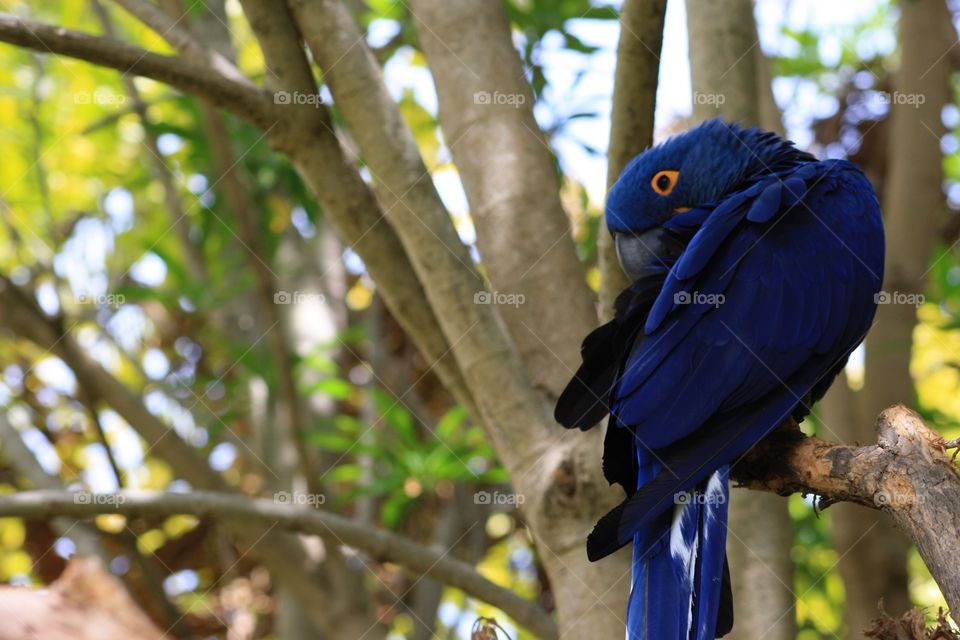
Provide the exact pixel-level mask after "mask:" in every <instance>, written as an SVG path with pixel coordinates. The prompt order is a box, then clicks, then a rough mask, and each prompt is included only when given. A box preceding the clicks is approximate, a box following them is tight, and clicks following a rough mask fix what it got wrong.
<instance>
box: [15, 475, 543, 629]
mask: <svg viewBox="0 0 960 640" xmlns="http://www.w3.org/2000/svg"><path fill="white" fill-rule="evenodd" d="M106 513H113V514H121V515H127V516H168V515H172V514H188V515H193V516H197V517H216V518H221V519H225V520H227V521H231V520H232V521H237V520H239V521H242V522H251V521H256V522H260V523H261V524H264V525H276V526H277V527H279V528H281V529H285V530H287V531H294V532H299V533H306V534H312V535H316V536H320V537H321V538H323V539H324V540H326V541H327V542H329V543H331V544H338V545H341V544H342V545H348V546H351V547H354V548H356V549H360V550H363V551H365V552H366V553H368V554H370V555H371V556H373V557H374V558H376V559H377V560H380V561H385V562H392V563H395V564H397V565H400V566H402V567H405V568H406V569H409V570H410V571H412V572H414V573H416V574H417V575H430V576H433V577H434V578H436V579H437V580H439V581H441V582H443V583H445V584H448V585H450V586H453V587H456V588H458V589H461V590H462V591H464V592H465V593H467V594H469V595H471V596H474V597H476V598H478V599H480V600H483V601H484V602H488V603H490V604H492V605H493V606H495V607H498V608H499V609H502V610H503V611H505V612H506V613H507V614H508V615H510V616H511V617H513V619H514V620H516V621H517V622H518V623H520V624H522V625H523V626H525V627H527V628H528V629H529V630H530V631H531V632H533V634H534V635H535V636H536V637H538V638H556V637H557V628H556V626H555V624H554V622H553V620H552V619H551V617H550V616H549V614H547V613H546V612H545V611H544V610H543V609H541V608H540V607H539V606H537V605H536V604H535V603H533V602H530V601H528V600H524V599H523V598H521V597H520V596H518V595H516V594H515V593H513V592H512V591H510V590H509V589H505V588H504V587H501V586H499V585H496V584H494V583H493V582H491V581H489V580H487V579H486V578H484V577H483V576H481V575H480V574H479V573H478V572H477V571H476V570H475V569H474V568H473V567H472V566H470V565H469V564H467V563H465V562H462V561H460V560H457V559H455V558H453V557H450V556H449V554H448V552H447V551H445V550H441V549H434V548H431V547H427V546H424V545H420V544H417V543H415V542H412V541H410V540H407V539H406V538H404V537H402V536H398V535H396V534H394V533H391V532H389V531H384V530H381V529H374V528H371V527H369V526H367V525H364V524H359V523H356V522H352V521H350V520H349V519H347V518H344V517H342V516H338V515H336V514H333V513H328V512H324V511H319V510H317V509H314V508H312V507H306V506H296V505H289V504H283V503H278V502H276V501H275V500H270V499H265V498H260V499H256V498H247V497H245V496H239V495H230V494H226V493H217V492H211V491H194V492H191V493H155V492H140V491H121V492H118V493H116V494H105V495H90V494H82V493H75V492H70V491H24V492H21V493H15V494H10V495H6V496H2V497H0V517H19V518H38V519H46V518H53V517H55V516H69V517H74V518H89V517H92V516H95V515H100V514H106Z"/></svg>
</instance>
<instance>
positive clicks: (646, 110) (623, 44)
mask: <svg viewBox="0 0 960 640" xmlns="http://www.w3.org/2000/svg"><path fill="white" fill-rule="evenodd" d="M666 10H667V2H666V0H654V1H653V2H651V1H650V0H626V1H625V2H624V3H623V8H622V9H621V10H620V24H621V27H620V43H619V44H618V45H617V70H616V74H615V76H614V84H613V113H612V114H611V116H610V145H609V148H608V149H607V189H608V190H609V189H610V188H611V187H612V186H613V183H615V182H616V181H617V178H619V177H620V173H621V172H622V171H623V168H624V167H626V166H627V163H628V162H630V160H632V159H633V157H634V156H636V155H638V154H639V153H640V152H642V151H643V150H644V149H646V148H647V147H649V146H650V145H651V144H653V115H654V108H655V105H656V100H657V78H658V75H659V73H660V50H661V48H662V47H663V19H664V15H665V13H666ZM597 260H598V263H599V267H600V317H601V319H602V320H603V321H604V322H606V321H607V320H609V319H610V318H612V317H613V301H614V300H616V298H617V294H619V293H620V292H621V291H622V290H623V289H625V288H626V286H627V285H628V284H629V281H628V280H627V276H626V275H625V274H624V273H623V270H622V269H621V268H620V262H619V261H618V260H617V254H616V251H615V249H614V247H613V238H612V237H611V236H610V233H609V231H607V223H606V220H605V219H604V218H601V220H600V232H599V236H598V237H597Z"/></svg>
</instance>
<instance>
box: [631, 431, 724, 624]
mask: <svg viewBox="0 0 960 640" xmlns="http://www.w3.org/2000/svg"><path fill="white" fill-rule="evenodd" d="M636 459H637V485H638V488H639V487H640V486H643V484H644V483H646V482H649V481H651V480H653V478H655V477H656V476H657V474H658V473H659V472H660V470H661V469H662V465H661V464H660V463H659V462H658V461H657V460H656V458H655V457H654V456H653V454H651V453H649V452H647V451H645V450H643V449H640V448H638V450H637V453H636ZM728 477H729V470H728V468H727V467H726V466H724V467H722V468H721V469H719V470H718V471H717V472H716V473H714V474H713V475H712V476H710V478H708V479H707V480H706V481H705V482H703V483H701V484H700V485H698V487H697V488H696V489H695V490H694V491H692V492H689V493H683V494H679V495H678V496H677V500H676V502H677V505H676V506H675V507H674V508H673V509H672V510H668V511H666V512H664V513H663V514H662V516H661V517H658V518H657V519H655V520H654V521H652V522H650V523H649V524H648V525H647V526H646V527H644V528H643V529H642V530H640V531H638V532H637V533H636V534H635V535H634V537H633V547H634V551H633V580H632V585H631V590H630V602H629V605H628V609H627V636H626V637H627V640H714V638H715V637H716V628H717V619H718V614H719V610H720V606H721V604H720V603H721V594H722V591H723V589H724V563H725V559H726V538H727V535H726V534H727V500H728V497H729V482H728Z"/></svg>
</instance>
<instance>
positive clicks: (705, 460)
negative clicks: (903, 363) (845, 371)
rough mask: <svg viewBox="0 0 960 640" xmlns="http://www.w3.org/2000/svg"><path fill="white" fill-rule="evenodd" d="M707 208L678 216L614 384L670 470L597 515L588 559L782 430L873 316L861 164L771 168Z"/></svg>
mask: <svg viewBox="0 0 960 640" xmlns="http://www.w3.org/2000/svg"><path fill="white" fill-rule="evenodd" d="M708 213H709V215H705V213H704V210H703V209H700V210H694V211H691V212H688V213H684V214H679V215H678V216H676V217H675V218H674V219H673V220H672V221H671V223H670V224H672V225H675V226H677V227H683V226H684V225H691V224H694V225H696V224H700V222H701V221H702V226H700V228H699V230H698V231H697V232H696V234H695V235H694V236H693V238H692V240H691V241H690V243H689V245H688V246H687V248H686V250H685V251H684V253H683V254H682V255H681V257H680V259H679V260H678V262H677V263H676V265H674V267H673V268H672V269H671V271H670V273H669V275H668V276H667V278H666V282H665V283H664V285H663V288H662V289H661V292H660V294H659V296H658V297H657V299H656V301H655V302H654V303H653V306H652V308H651V310H650V313H649V314H648V316H647V322H646V325H645V328H644V332H643V335H641V336H639V337H638V338H637V341H636V343H635V345H634V347H633V350H632V353H631V354H630V356H629V357H628V358H627V360H626V362H625V363H624V365H623V367H622V371H621V372H620V375H619V378H618V381H617V383H616V384H615V386H614V388H613V392H612V394H611V413H612V414H613V416H614V417H615V418H616V422H617V423H618V424H619V425H622V426H626V427H628V428H629V429H630V431H632V433H633V435H634V438H635V441H636V443H637V446H639V447H642V448H645V449H647V450H650V451H652V452H653V453H654V454H655V455H656V457H657V458H658V459H660V461H661V462H662V463H663V465H664V468H663V469H662V470H661V471H660V472H659V473H658V474H657V476H656V477H655V478H653V479H652V480H651V481H649V482H647V483H645V484H644V485H643V486H642V487H641V488H640V489H639V490H638V491H637V493H636V494H634V495H633V496H632V497H631V498H629V499H628V500H627V501H625V502H624V503H623V504H622V505H621V506H620V507H618V508H617V509H616V510H614V512H611V514H609V515H608V516H607V517H605V518H604V519H603V520H601V521H600V522H599V523H598V525H597V528H596V529H595V530H594V533H593V534H591V539H590V540H589V541H588V552H589V553H590V556H591V557H592V558H594V559H595V558H597V557H602V556H603V555H606V554H607V553H610V552H611V551H613V550H614V549H616V548H619V547H620V546H622V545H623V544H625V543H626V542H628V541H629V540H630V539H631V538H632V536H633V534H634V533H635V532H636V531H638V530H639V529H640V528H642V526H643V525H644V524H648V523H649V522H651V521H652V520H653V518H655V517H656V516H657V515H658V514H659V513H661V512H663V511H664V510H665V509H666V508H668V507H670V506H672V504H673V503H672V501H671V500H670V498H671V497H672V496H673V495H674V494H675V493H677V492H680V491H686V490H687V489H689V488H691V487H693V486H695V485H697V484H698V483H701V482H703V481H704V480H705V479H706V478H707V477H709V476H710V475H711V474H712V473H713V472H714V471H715V470H716V469H718V468H719V467H721V466H722V465H724V464H728V463H731V462H733V461H735V459H736V458H737V457H738V456H740V455H742V454H743V453H744V452H746V451H747V450H748V449H749V448H750V447H751V446H753V444H755V443H756V442H757V441H758V440H759V439H761V438H762V437H763V436H764V435H766V434H767V433H768V432H769V431H770V430H772V429H773V428H775V427H776V426H778V425H779V424H780V423H781V422H782V421H783V420H784V419H785V418H786V417H787V416H789V415H790V414H791V413H792V412H793V411H794V410H795V409H796V408H797V407H798V406H799V405H801V404H802V403H803V402H804V399H805V397H806V396H807V395H808V394H809V393H810V392H811V390H813V389H814V387H817V388H819V387H820V386H822V385H821V384H819V383H822V381H823V380H824V379H827V380H829V379H830V377H831V376H832V375H834V374H835V373H836V372H837V371H838V370H839V369H840V368H841V367H842V366H843V363H844V362H845V360H846V357H847V356H848V355H849V353H850V351H851V350H853V349H854V348H855V347H856V346H857V344H859V342H860V341H861V340H862V338H863V336H864V334H865V333H866V331H867V330H868V329H869V326H870V323H871V322H872V319H873V313H874V304H875V303H874V297H875V294H876V292H877V291H879V289H880V285H881V278H882V275H883V231H882V224H881V219H880V212H879V207H878V204H877V201H876V196H875V194H874V192H873V189H872V187H871V186H870V184H869V182H868V181H867V180H866V178H865V177H864V176H863V174H862V173H861V172H860V171H859V170H858V169H857V168H856V167H855V166H854V165H852V164H850V163H848V162H844V161H826V162H816V163H806V164H802V165H799V166H796V167H793V168H791V169H789V170H786V171H783V172H781V173H779V174H775V175H767V176H764V177H763V178H761V179H759V180H756V181H754V182H752V183H750V184H747V185H745V186H744V187H743V189H741V190H740V191H739V192H737V193H735V194H733V195H731V196H729V197H728V198H726V199H725V200H723V201H722V202H720V203H717V204H716V205H715V206H713V207H710V208H709V210H708ZM824 388H825V386H824Z"/></svg>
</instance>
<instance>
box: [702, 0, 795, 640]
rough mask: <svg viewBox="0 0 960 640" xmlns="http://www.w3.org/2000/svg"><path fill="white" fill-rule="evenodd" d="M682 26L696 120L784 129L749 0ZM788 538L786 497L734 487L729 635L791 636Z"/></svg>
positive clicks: (728, 3)
mask: <svg viewBox="0 0 960 640" xmlns="http://www.w3.org/2000/svg"><path fill="white" fill-rule="evenodd" d="M687 26H688V31H689V39H690V72H691V76H692V77H691V79H692V84H693V117H694V120H695V121H697V122H700V121H703V120H707V119H710V118H715V117H717V116H722V117H723V118H725V119H726V120H729V121H733V122H740V123H742V124H743V125H745V126H752V125H760V126H764V127H766V128H768V129H774V130H779V129H781V128H782V127H781V124H780V116H779V113H778V112H777V110H776V104H775V103H774V102H773V96H772V93H771V89H770V87H769V85H768V84H767V85H765V84H763V83H761V76H760V74H761V72H762V71H763V68H764V67H765V62H766V61H765V59H764V57H763V52H762V51H761V50H760V47H759V45H758V43H757V29H756V24H755V22H754V18H753V5H752V3H751V2H750V0H720V1H718V2H696V1H693V2H691V1H688V2H687ZM764 77H766V76H764ZM764 104H766V106H765V107H764V106H762V105H764ZM761 116H764V118H763V120H761ZM792 545H793V525H792V523H791V521H790V515H789V513H788V512H787V504H786V502H785V501H783V500H780V499H778V498H777V497H776V496H771V495H762V494H748V493H742V492H734V493H733V494H732V495H731V498H730V525H729V530H728V533H727V554H728V558H729V561H730V570H731V572H732V578H733V603H734V620H736V623H735V624H734V628H733V632H732V633H731V634H730V638H731V639H732V640H737V639H742V640H748V639H752V638H761V637H762V638H770V639H774V640H793V638H794V637H795V636H796V614H795V612H794V609H793V608H794V601H795V597H794V589H793V563H792V561H791V559H790V548H791V547H792Z"/></svg>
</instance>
